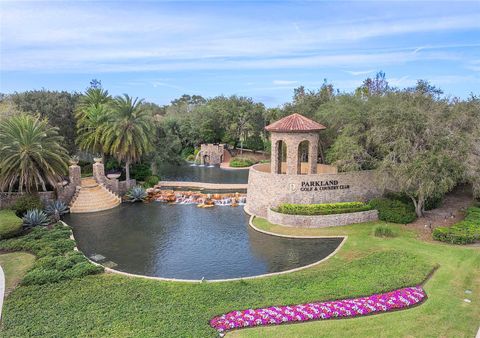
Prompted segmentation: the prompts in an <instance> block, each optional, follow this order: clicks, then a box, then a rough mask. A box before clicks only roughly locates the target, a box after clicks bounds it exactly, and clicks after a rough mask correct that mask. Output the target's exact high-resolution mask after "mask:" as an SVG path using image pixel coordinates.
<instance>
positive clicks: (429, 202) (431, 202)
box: [385, 192, 443, 210]
mask: <svg viewBox="0 0 480 338" xmlns="http://www.w3.org/2000/svg"><path fill="white" fill-rule="evenodd" d="M385 197H386V198H388V199H392V200H398V201H401V202H403V203H405V204H407V205H411V206H412V208H414V205H413V202H412V199H411V198H410V197H408V196H407V194H404V193H394V192H391V193H388V194H386V195H385ZM442 201H443V196H441V197H430V198H427V199H426V200H425V205H424V209H425V210H432V209H436V208H438V207H440V205H441V204H442Z"/></svg>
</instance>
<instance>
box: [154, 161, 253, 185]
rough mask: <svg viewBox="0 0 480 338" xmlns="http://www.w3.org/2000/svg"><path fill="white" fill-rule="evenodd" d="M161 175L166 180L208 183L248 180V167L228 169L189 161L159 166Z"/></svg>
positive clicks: (244, 181) (239, 182) (243, 181)
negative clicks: (194, 164) (192, 163)
mask: <svg viewBox="0 0 480 338" xmlns="http://www.w3.org/2000/svg"><path fill="white" fill-rule="evenodd" d="M159 173H160V176H161V177H162V180H165V181H184V182H185V181H186V182H206V183H236V184H242V183H247V182H248V169H244V170H228V169H220V167H219V166H212V167H209V166H191V165H190V164H188V163H185V164H182V165H180V166H177V165H167V164H165V165H163V166H161V167H160V168H159Z"/></svg>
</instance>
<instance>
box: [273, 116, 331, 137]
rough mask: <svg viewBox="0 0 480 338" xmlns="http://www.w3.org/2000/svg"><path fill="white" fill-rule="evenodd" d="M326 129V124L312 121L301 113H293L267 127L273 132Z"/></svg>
mask: <svg viewBox="0 0 480 338" xmlns="http://www.w3.org/2000/svg"><path fill="white" fill-rule="evenodd" d="M322 129H326V127H325V126H324V125H321V124H320V123H317V122H315V121H312V120H310V119H308V118H306V117H305V116H303V115H300V114H297V113H295V114H292V115H288V116H286V117H284V118H283V119H280V120H278V121H276V122H273V123H272V124H269V125H268V126H266V127H265V130H267V131H270V132H271V131H273V132H283V133H289V132H300V133H301V132H309V131H319V130H322Z"/></svg>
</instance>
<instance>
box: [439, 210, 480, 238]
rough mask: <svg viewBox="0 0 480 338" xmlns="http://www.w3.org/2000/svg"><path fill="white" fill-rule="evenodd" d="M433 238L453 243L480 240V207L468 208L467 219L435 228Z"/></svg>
mask: <svg viewBox="0 0 480 338" xmlns="http://www.w3.org/2000/svg"><path fill="white" fill-rule="evenodd" d="M433 238H434V239H436V240H437V241H442V242H447V243H451V244H470V243H474V242H475V241H478V240H480V208H479V207H471V208H468V210H467V215H466V217H465V219H464V220H463V221H460V222H458V223H456V224H454V225H452V226H451V227H437V228H435V230H433Z"/></svg>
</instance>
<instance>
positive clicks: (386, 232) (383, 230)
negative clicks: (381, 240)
mask: <svg viewBox="0 0 480 338" xmlns="http://www.w3.org/2000/svg"><path fill="white" fill-rule="evenodd" d="M375 236H376V237H396V236H397V234H396V233H395V232H394V231H393V230H392V228H391V227H389V226H388V225H379V226H378V227H376V228H375Z"/></svg>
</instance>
